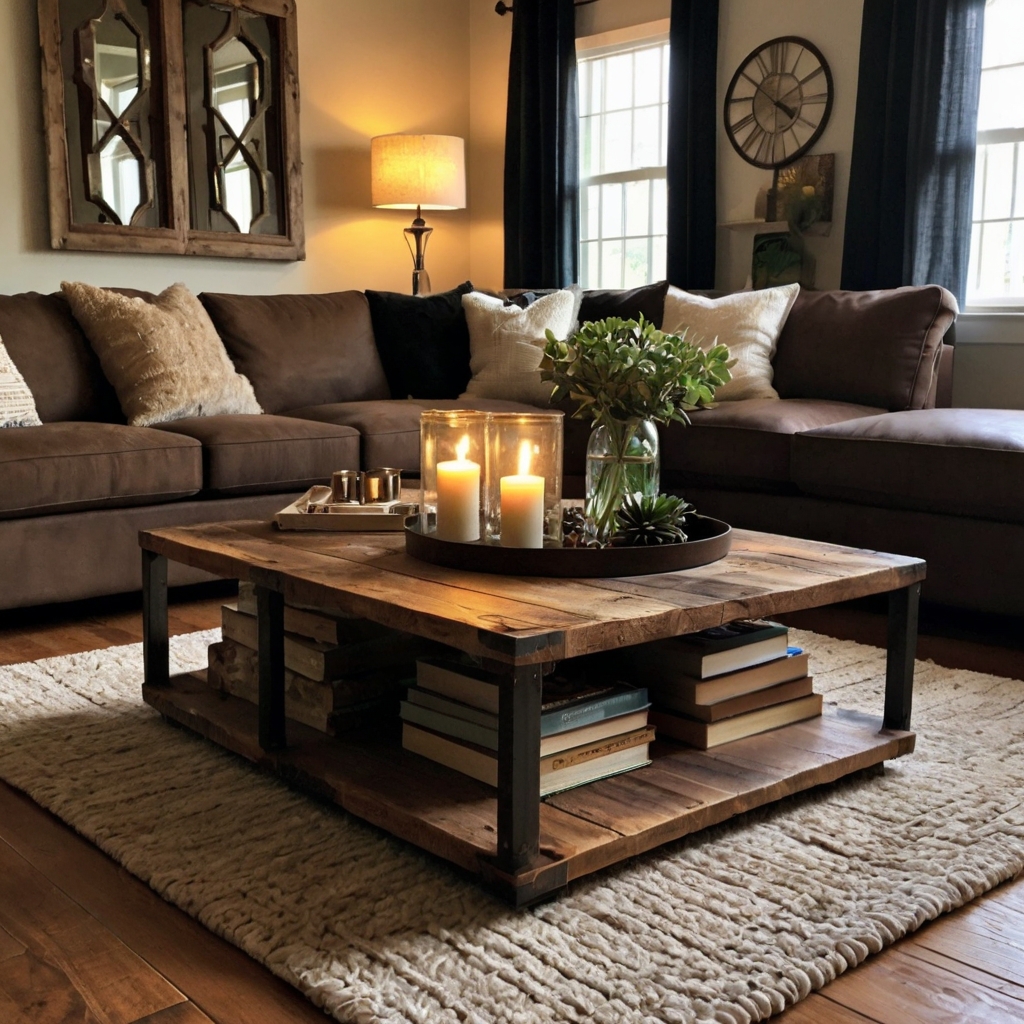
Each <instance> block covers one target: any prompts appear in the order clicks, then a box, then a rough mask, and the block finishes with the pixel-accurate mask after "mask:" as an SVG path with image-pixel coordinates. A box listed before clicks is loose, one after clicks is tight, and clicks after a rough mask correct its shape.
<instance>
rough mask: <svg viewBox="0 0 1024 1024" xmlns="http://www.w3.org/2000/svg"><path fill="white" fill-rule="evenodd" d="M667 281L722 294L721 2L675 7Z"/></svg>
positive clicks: (700, 0)
mask: <svg viewBox="0 0 1024 1024" xmlns="http://www.w3.org/2000/svg"><path fill="white" fill-rule="evenodd" d="M669 31H670V36H669V43H670V55H669V61H670V66H669V83H668V95H669V99H668V118H669V122H668V279H669V281H671V282H672V283H673V284H674V285H677V286H679V287H680V288H714V287H715V232H716V223H717V216H716V204H715V190H716V168H715V153H716V150H717V148H718V138H717V135H718V101H717V98H716V90H717V85H718V72H717V65H718V0H672V27H671V29H670V30H669Z"/></svg>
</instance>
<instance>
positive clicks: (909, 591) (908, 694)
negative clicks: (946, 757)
mask: <svg viewBox="0 0 1024 1024" xmlns="http://www.w3.org/2000/svg"><path fill="white" fill-rule="evenodd" d="M920 602H921V584H920V583H913V584H911V585H910V586H909V587H904V588H903V589H902V590H894V591H892V592H891V593H890V594H889V649H888V655H887V657H886V665H885V717H884V719H883V722H882V725H883V726H884V728H886V729H909V728H910V711H911V704H912V702H913V697H914V657H915V655H916V654H917V617H918V608H919V606H920Z"/></svg>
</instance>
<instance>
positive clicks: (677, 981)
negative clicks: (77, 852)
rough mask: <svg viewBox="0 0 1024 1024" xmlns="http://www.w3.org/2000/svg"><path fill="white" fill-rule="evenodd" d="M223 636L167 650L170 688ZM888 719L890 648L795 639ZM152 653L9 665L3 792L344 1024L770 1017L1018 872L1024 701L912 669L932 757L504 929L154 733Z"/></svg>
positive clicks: (1000, 688) (594, 886)
mask: <svg viewBox="0 0 1024 1024" xmlns="http://www.w3.org/2000/svg"><path fill="white" fill-rule="evenodd" d="M216 638H217V636H216V634H215V633H197V634H193V635H191V636H188V637H182V638H179V639H177V640H176V641H173V643H172V651H173V657H174V660H175V661H176V662H177V664H178V668H179V669H185V668H195V667H198V666H200V665H203V664H204V663H205V660H206V645H207V644H208V643H210V642H211V641H212V640H214V639H216ZM794 640H795V642H796V643H798V644H800V645H801V646H803V647H805V648H806V649H807V650H809V651H811V652H812V655H811V656H812V661H813V667H814V674H815V679H816V682H817V683H818V685H819V687H820V688H822V689H823V690H824V691H825V692H826V694H827V698H826V699H829V700H835V701H838V702H839V703H841V704H842V705H844V706H847V707H853V708H859V709H863V710H866V711H871V712H875V713H878V712H879V710H880V708H881V705H882V689H883V679H884V669H885V662H884V655H883V653H882V652H881V651H880V650H877V649H875V648H871V647H864V646H860V645H857V644H853V643H848V642H842V641H837V640H831V639H829V638H826V637H821V636H815V635H813V634H804V633H797V634H796V635H795V637H794ZM141 677H142V652H141V645H138V644H135V645H131V646H127V647H117V648H113V649H111V650H106V651H95V652H91V653H88V654H81V655H75V656H71V657H61V658H52V659H47V660H44V661H39V662H35V663H31V664H25V665H19V666H16V667H13V668H3V669H0V776H2V777H3V778H5V779H6V780H7V781H8V782H10V783H12V784H13V785H15V786H17V787H19V788H20V789H23V790H24V791H25V792H27V793H28V794H30V795H31V796H32V797H33V798H35V799H36V800H37V801H38V802H39V803H41V804H42V805H43V806H44V807H47V808H49V809H50V810H52V811H54V812H55V813H56V814H58V815H59V816H60V817H61V818H63V819H64V820H65V821H67V822H69V823H70V824H71V825H73V826H74V827H75V828H76V829H77V830H78V831H79V832H81V833H82V834H83V835H85V836H86V837H87V838H89V839H90V840H92V841H93V842H94V843H96V844H97V845H98V846H99V847H101V848H102V849H103V850H105V851H106V852H107V853H108V854H110V855H111V856H113V857H114V858H116V859H117V860H118V861H120V862H121V863H122V864H124V865H125V867H126V868H127V869H128V870H129V871H131V872H132V873H133V874H135V875H137V876H138V877H139V878H142V879H144V880H145V881H146V882H148V883H149V885H151V886H152V887H153V888H154V889H155V890H156V891H157V892H159V893H161V894H162V895H163V896H164V898H165V899H167V900H169V901H170V902H172V903H174V904H177V905H178V906H179V907H181V908H183V909H184V910H186V911H187V912H188V913H189V914H192V915H193V916H195V917H196V918H198V919H199V920H200V921H202V922H203V924H204V925H206V926H207V927H208V928H210V929H211V930H213V931H214V932H216V933H217V934H219V935H222V936H224V937H225V938H226V939H228V940H229V941H231V942H233V943H235V944H236V945H237V946H239V947H241V948H242V949H243V950H245V951H246V952H247V953H249V954H250V955H251V956H253V957H254V958H256V959H257V960H259V961H260V962H262V963H264V964H266V965H267V966H268V967H269V968H270V969H271V970H272V971H274V972H275V973H276V974H278V975H280V976H281V977H282V978H284V979H286V980H287V981H288V982H290V983H291V984H292V985H294V986H296V987H297V988H299V989H300V990H301V991H303V992H304V993H306V995H307V996H308V997H309V998H310V999H311V1000H312V1001H313V1002H314V1003H316V1004H317V1005H318V1006H321V1007H323V1008H324V1009H326V1010H328V1011H329V1012H330V1013H331V1014H333V1015H334V1016H335V1018H336V1019H337V1020H339V1021H346V1022H349V1021H351V1022H359V1024H364V1022H377V1021H386V1022H399V1021H416V1022H423V1024H427V1022H429V1024H439V1022H456V1021H462V1022H473V1024H484V1022H490V1021H502V1022H515V1024H534V1022H542V1021H551V1022H555V1021H558V1022H562V1021H572V1022H575V1021H580V1022H582V1021H595V1022H606V1024H625V1022H641V1021H642V1022H686V1021H721V1022H730V1024H732V1022H743V1024H746V1022H749V1021H757V1020H763V1019H764V1018H766V1017H768V1016H770V1015H771V1014H774V1013H778V1012H780V1011H781V1010H782V1009H783V1008H784V1007H786V1006H788V1005H789V1004H791V1003H794V1002H796V1001H797V1000H799V999H801V998H803V997H804V996H806V995H807V994H808V993H809V992H810V991H811V990H812V989H816V988H819V987H820V986H822V985H824V984H826V983H827V982H829V981H830V980H831V979H832V978H834V977H835V976H836V975H837V974H840V973H841V972H843V971H845V970H846V969H847V968H849V967H852V966H854V965H856V964H858V963H860V962H861V961H862V960H863V959H864V958H865V957H866V956H868V955H869V954H870V953H873V952H876V951H878V950H880V949H881V948H882V947H883V946H885V945H887V944H888V943H891V942H893V941H894V940H896V939H897V938H899V937H900V936H901V935H903V934H905V933H906V932H908V931H912V930H913V929H915V928H917V927H918V926H920V925H921V924H922V923H923V922H925V921H927V920H929V919H930V918H933V917H936V916H937V915H939V914H942V913H944V912H946V911H948V910H951V909H953V908H954V907H958V906H960V905H961V904H963V903H965V902H967V901H968V900H970V899H973V898H974V897H976V896H978V895H979V894H980V893H982V892H984V891H985V890H987V889H989V888H991V887H992V886H994V885H996V884H997V883H999V882H1001V881H1003V880H1004V879H1007V878H1010V877H1011V876H1013V875H1014V874H1016V873H1017V872H1018V871H1020V870H1021V868H1022V866H1024V809H1022V807H1021V793H1022V791H1024V683H1020V682H1014V681H1012V680H1007V679H999V678H996V677H993V676H985V675H980V674H977V673H972V672H964V671H959V672H957V671H952V670H949V669H944V668H938V667H936V666H935V665H933V664H930V663H929V664H920V663H919V664H918V672H917V683H916V696H915V727H916V729H917V731H918V740H917V751H916V753H914V754H913V755H911V756H910V757H907V758H903V759H901V760H899V761H896V762H892V763H891V764H890V765H889V766H888V767H887V768H886V770H885V773H884V775H875V776H872V777H859V778H854V779H852V780H848V781H846V782H840V783H838V784H836V785H834V786H832V787H828V788H824V789H822V790H820V791H818V792H814V793H811V794H805V795H802V796H798V797H793V798H790V799H788V800H786V801H784V802H783V803H781V804H778V805H776V806H774V807H772V808H768V809H764V810H762V811H760V812H753V813H751V814H748V815H745V816H743V817H741V818H738V819H734V820H733V821H732V822H730V823H726V824H725V825H721V826H718V827H716V828H713V829H711V830H709V831H707V832H704V833H702V834H699V835H697V836H693V837H690V838H689V839H686V840H683V841H681V842H678V843H675V844H673V845H671V846H668V847H665V848H662V849H661V850H657V851H654V852H652V853H650V854H646V855H645V856H643V857H639V858H637V859H635V860H633V861H630V862H627V863H625V864H622V865H619V866H618V867H616V868H614V869H611V870H608V871H606V872H603V873H602V874H599V875H596V876H594V877H592V878H589V879H584V880H581V881H579V882H576V883H573V885H572V886H571V887H570V889H569V891H568V893H567V894H566V895H563V896H562V897H561V898H559V899H557V900H555V901H554V902H551V903H548V904H544V905H542V906H539V907H536V908H534V909H533V910H530V911H526V912H515V911H512V910H509V909H507V908H506V907H504V906H503V905H501V904H499V903H498V902H496V901H494V900H492V899H491V898H490V897H488V896H487V895H485V894H484V893H483V891H482V890H481V889H480V888H478V886H477V885H476V884H475V883H474V882H473V881H471V880H469V879H467V878H465V877H463V876H461V875H459V874H458V873H456V872H455V871H454V870H450V869H449V868H448V867H447V866H445V865H444V864H443V863H441V862H439V861H436V860H434V859H432V858H430V857H428V856H426V855H425V854H421V853H420V852H419V851H417V850H416V849H414V848H413V847H411V846H409V845H406V844H405V843H402V842H400V841H398V840H395V839H392V838H390V837H388V836H386V835H384V834H383V833H381V832H379V831H377V830H375V829H373V828H371V827H369V826H367V825H364V824H362V823H360V822H359V821H358V820H356V819H354V818H351V817H349V816H347V815H345V814H344V813H342V812H340V811H336V810H335V809H333V808H330V807H326V806H323V805H320V804H318V803H316V802H314V801H311V800H308V799H306V798H305V797H303V796H301V795H298V794H296V793H294V792H291V791H290V790H288V789H287V788H286V787H285V786H284V785H282V784H280V783H279V782H277V781H276V780H274V779H272V778H270V777H268V776H266V775H263V774H261V773H260V772H258V771H256V770H254V769H253V768H251V767H250V766H248V765H247V764H246V763H244V762H243V761H241V760H240V759H237V758H235V757H233V756H231V755H229V754H226V753H224V752H222V751H220V750H218V749H217V748H216V747H214V746H213V745H212V744H210V743H207V742H205V741H203V740H200V739H197V738H195V737H193V736H191V735H189V734H188V733H186V732H184V731H182V730H179V729H175V728H172V727H170V726H169V725H167V724H166V723H164V722H163V721H162V720H161V718H160V717H159V716H158V715H157V714H156V713H155V712H153V711H152V710H151V709H150V708H148V707H146V706H145V705H144V704H143V703H142V701H141V698H140V695H139V683H140V680H141Z"/></svg>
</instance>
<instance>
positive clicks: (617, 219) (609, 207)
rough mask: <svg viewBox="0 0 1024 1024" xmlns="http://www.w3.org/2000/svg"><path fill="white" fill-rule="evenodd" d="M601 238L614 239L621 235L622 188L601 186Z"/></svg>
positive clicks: (619, 186)
mask: <svg viewBox="0 0 1024 1024" xmlns="http://www.w3.org/2000/svg"><path fill="white" fill-rule="evenodd" d="M600 188H601V202H602V207H601V236H602V238H614V237H616V236H618V235H621V234H622V186H621V185H619V184H611V185H601V186H600Z"/></svg>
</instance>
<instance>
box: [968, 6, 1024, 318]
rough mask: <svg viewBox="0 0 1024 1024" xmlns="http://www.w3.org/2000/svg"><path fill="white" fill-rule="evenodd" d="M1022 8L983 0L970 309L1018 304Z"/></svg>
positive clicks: (1022, 245)
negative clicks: (983, 19) (985, 2)
mask: <svg viewBox="0 0 1024 1024" xmlns="http://www.w3.org/2000/svg"><path fill="white" fill-rule="evenodd" d="M1022 96H1024V3H1022V2H1021V0H988V3H987V4H986V6H985V41H984V47H983V50H982V72H981V101H980V104H979V108H978V151H977V152H978V155H977V160H976V163H975V168H974V213H973V217H972V220H973V224H972V228H971V260H970V270H969V272H968V278H967V302H968V304H969V305H1002V306H1006V305H1024V103H1022V102H1021V97H1022Z"/></svg>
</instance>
